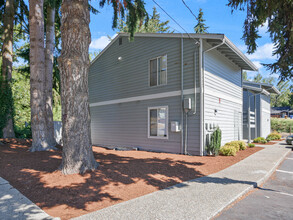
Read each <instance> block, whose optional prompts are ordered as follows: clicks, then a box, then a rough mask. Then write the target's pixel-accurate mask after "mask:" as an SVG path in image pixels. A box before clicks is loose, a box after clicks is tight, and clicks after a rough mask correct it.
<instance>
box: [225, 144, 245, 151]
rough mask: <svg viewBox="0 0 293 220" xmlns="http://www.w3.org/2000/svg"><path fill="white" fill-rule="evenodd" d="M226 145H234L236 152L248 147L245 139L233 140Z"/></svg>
mask: <svg viewBox="0 0 293 220" xmlns="http://www.w3.org/2000/svg"><path fill="white" fill-rule="evenodd" d="M225 145H229V146H233V147H235V149H236V152H238V151H239V150H245V149H246V144H245V142H244V141H231V142H228V143H226V144H225Z"/></svg>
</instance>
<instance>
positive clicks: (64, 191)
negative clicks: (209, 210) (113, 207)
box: [0, 142, 204, 210]
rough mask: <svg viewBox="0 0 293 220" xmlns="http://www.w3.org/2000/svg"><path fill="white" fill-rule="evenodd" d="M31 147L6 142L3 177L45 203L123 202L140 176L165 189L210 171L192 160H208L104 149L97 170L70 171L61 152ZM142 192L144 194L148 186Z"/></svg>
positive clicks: (1, 155) (0, 154)
mask: <svg viewBox="0 0 293 220" xmlns="http://www.w3.org/2000/svg"><path fill="white" fill-rule="evenodd" d="M29 146H30V142H27V143H21V144H19V143H18V142H11V143H9V144H8V143H6V144H5V142H4V145H1V146H0V168H1V169H0V176H1V177H3V178H4V179H6V180H7V181H9V182H10V184H11V185H12V186H14V187H15V188H16V189H18V190H19V191H20V192H21V193H23V194H24V195H25V196H26V197H28V198H29V199H30V200H32V201H33V202H35V203H37V204H38V205H40V206H41V207H42V208H44V207H47V208H50V207H56V206H58V205H66V206H68V207H72V208H75V209H83V210H86V204H89V203H92V202H101V201H105V200H107V201H108V203H109V204H110V203H113V202H114V203H115V202H116V203H117V202H119V201H123V200H124V199H125V198H123V196H119V195H120V194H123V191H124V190H126V191H127V187H128V186H131V187H134V188H135V185H134V186H133V185H132V184H136V183H137V182H138V181H140V183H141V181H143V182H144V183H145V184H146V185H148V186H152V187H155V188H156V189H157V190H159V189H164V188H167V187H169V186H173V185H175V184H178V183H181V182H183V181H186V180H190V179H194V178H198V177H202V176H204V175H203V174H202V173H201V172H198V171H196V170H195V169H194V168H190V165H198V166H201V165H203V164H202V163H189V162H186V161H183V160H176V161H175V160H173V159H171V158H164V159H162V158H135V157H127V156H119V155H117V154H115V153H111V150H109V151H104V152H99V151H98V148H96V149H95V151H94V155H95V158H96V160H97V161H98V162H99V163H100V166H99V168H98V169H97V170H96V171H94V172H90V173H86V174H84V175H83V176H81V175H77V174H76V175H68V176H64V175H62V174H61V173H60V172H59V171H56V169H57V168H58V166H59V165H60V164H61V155H62V152H61V151H47V152H34V153H31V152H28V148H29ZM112 152H113V151H112ZM114 152H115V151H114ZM158 176H159V177H158ZM141 186H143V184H142V185H141ZM132 189H133V188H132ZM140 191H141V192H140V193H141V194H144V189H143V188H142V189H140ZM124 196H125V195H124ZM99 206H100V208H104V206H103V205H97V209H100V208H99Z"/></svg>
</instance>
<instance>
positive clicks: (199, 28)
mask: <svg viewBox="0 0 293 220" xmlns="http://www.w3.org/2000/svg"><path fill="white" fill-rule="evenodd" d="M196 20H197V24H196V25H195V26H194V32H195V33H200V34H203V33H207V29H208V28H209V27H208V26H206V25H205V23H204V22H205V21H206V20H205V19H203V11H202V9H201V8H200V9H199V12H198V16H197V18H196Z"/></svg>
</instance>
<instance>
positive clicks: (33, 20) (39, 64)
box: [29, 0, 52, 152]
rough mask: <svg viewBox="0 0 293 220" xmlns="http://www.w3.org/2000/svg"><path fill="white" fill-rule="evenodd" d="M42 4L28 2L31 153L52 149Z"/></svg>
mask: <svg viewBox="0 0 293 220" xmlns="http://www.w3.org/2000/svg"><path fill="white" fill-rule="evenodd" d="M43 4H44V2H43V0H29V31H30V106H31V129H32V139H33V141H32V146H31V148H30V151H32V152H34V151H45V150H50V149H52V147H51V146H50V145H49V142H48V132H47V126H46V105H45V51H44V13H43Z"/></svg>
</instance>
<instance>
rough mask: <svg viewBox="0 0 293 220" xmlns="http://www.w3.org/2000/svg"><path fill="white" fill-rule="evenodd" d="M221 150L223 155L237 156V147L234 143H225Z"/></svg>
mask: <svg viewBox="0 0 293 220" xmlns="http://www.w3.org/2000/svg"><path fill="white" fill-rule="evenodd" d="M219 152H220V154H221V155H223V156H235V155H236V148H235V147H234V146H232V145H225V146H223V147H221V148H220V150H219Z"/></svg>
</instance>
